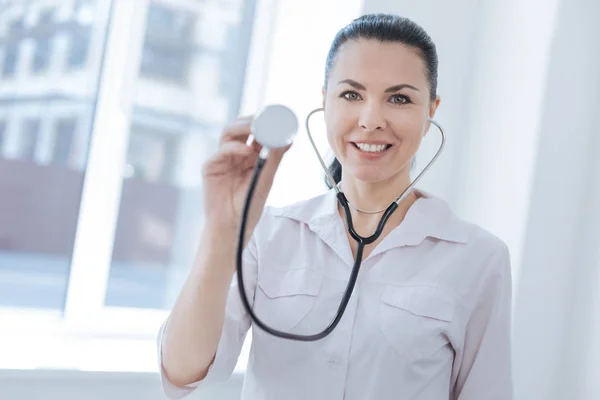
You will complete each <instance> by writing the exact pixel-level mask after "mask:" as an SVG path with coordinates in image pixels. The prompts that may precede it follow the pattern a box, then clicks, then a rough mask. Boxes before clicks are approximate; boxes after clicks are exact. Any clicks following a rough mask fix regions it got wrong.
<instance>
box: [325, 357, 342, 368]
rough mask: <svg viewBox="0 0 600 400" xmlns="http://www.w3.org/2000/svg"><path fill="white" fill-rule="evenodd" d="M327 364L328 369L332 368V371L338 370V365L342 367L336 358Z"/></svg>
mask: <svg viewBox="0 0 600 400" xmlns="http://www.w3.org/2000/svg"><path fill="white" fill-rule="evenodd" d="M327 363H328V364H329V368H332V369H336V368H339V367H340V365H342V363H341V361H340V360H339V359H337V358H332V359H330V360H329V361H328V362H327Z"/></svg>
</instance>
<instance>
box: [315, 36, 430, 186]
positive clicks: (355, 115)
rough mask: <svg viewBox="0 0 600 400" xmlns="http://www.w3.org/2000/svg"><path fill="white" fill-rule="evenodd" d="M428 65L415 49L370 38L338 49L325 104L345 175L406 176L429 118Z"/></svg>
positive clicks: (367, 179)
mask: <svg viewBox="0 0 600 400" xmlns="http://www.w3.org/2000/svg"><path fill="white" fill-rule="evenodd" d="M438 105H439V98H438V99H436V100H435V101H433V102H432V101H431V97H430V92H429V83H428V80H427V75H426V66H425V63H424V61H423V60H422V58H421V57H420V56H419V54H418V53H417V52H416V50H414V49H413V48H410V47H408V46H405V45H403V44H400V43H381V42H378V41H374V40H362V39H361V40H358V41H348V42H346V43H345V44H344V45H343V46H341V47H340V49H339V51H338V54H337V56H336V60H335V62H334V65H333V68H332V69H331V71H330V73H329V78H328V82H327V87H326V89H325V90H324V92H323V107H324V108H325V121H326V125H327V136H328V137H327V138H328V141H329V144H330V146H331V148H332V150H333V152H334V153H335V155H336V157H337V159H338V160H339V161H340V163H341V164H342V167H343V168H342V171H343V174H344V177H343V179H348V174H349V175H351V176H352V177H353V178H355V179H358V180H360V181H364V182H380V181H384V180H390V179H395V178H396V177H405V176H410V164H411V160H412V158H413V156H414V155H415V153H416V152H417V150H418V148H419V145H420V143H421V140H422V138H423V136H424V135H425V133H426V131H427V130H428V129H429V121H428V118H429V117H433V116H434V114H435V110H436V109H437V106H438Z"/></svg>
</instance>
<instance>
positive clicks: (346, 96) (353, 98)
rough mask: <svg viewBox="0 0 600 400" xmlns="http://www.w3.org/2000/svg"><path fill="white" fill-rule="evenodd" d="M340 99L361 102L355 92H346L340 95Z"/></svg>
mask: <svg viewBox="0 0 600 400" xmlns="http://www.w3.org/2000/svg"><path fill="white" fill-rule="evenodd" d="M340 97H342V98H344V99H346V100H348V101H358V100H361V99H362V98H361V97H360V94H358V93H357V92H355V91H353V90H347V91H345V92H344V93H342V94H341V95H340Z"/></svg>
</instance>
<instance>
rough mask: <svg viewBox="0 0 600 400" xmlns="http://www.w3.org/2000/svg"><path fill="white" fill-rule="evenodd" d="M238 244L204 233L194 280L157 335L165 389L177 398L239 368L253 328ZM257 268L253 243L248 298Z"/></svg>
mask: <svg viewBox="0 0 600 400" xmlns="http://www.w3.org/2000/svg"><path fill="white" fill-rule="evenodd" d="M235 246H236V238H235V235H233V236H230V235H224V234H222V233H221V234H216V233H214V231H213V230H210V229H207V230H205V232H204V234H203V238H202V240H201V244H200V246H199V248H198V255H197V256H196V261H195V263H194V266H193V268H192V270H191V272H190V276H189V277H188V279H187V281H186V283H185V285H184V287H183V288H182V291H181V293H180V295H179V297H178V299H177V301H176V303H175V305H174V307H173V310H172V312H171V314H170V316H169V318H168V320H167V322H166V323H165V324H164V325H163V329H162V330H161V335H160V337H159V350H160V351H159V359H160V361H161V370H162V381H163V388H164V390H165V392H166V393H167V394H168V395H170V396H172V397H174V398H175V397H183V396H184V395H186V394H188V393H189V392H191V391H193V390H194V389H195V388H196V387H198V386H199V384H200V383H201V382H202V383H207V382H210V381H214V380H223V379H228V378H229V377H230V376H231V373H232V371H233V369H234V367H235V364H236V361H237V358H238V356H239V354H240V351H241V347H242V344H243V341H244V338H245V335H246V333H247V331H248V329H249V327H250V320H249V317H248V316H247V314H246V312H245V310H244V308H243V306H242V303H241V301H240V299H239V293H238V289H237V278H236V277H235V274H234V272H235V250H236V249H235ZM256 264H257V263H256V252H255V247H254V240H253V239H251V240H250V242H249V243H248V246H247V247H246V250H245V251H244V271H245V275H244V281H245V283H246V285H245V287H246V291H247V292H248V294H249V295H250V293H253V292H254V288H255V285H256V268H257V266H256ZM234 278H235V279H234ZM250 300H251V301H252V299H250ZM208 378H210V379H208Z"/></svg>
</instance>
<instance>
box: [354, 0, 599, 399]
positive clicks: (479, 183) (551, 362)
mask: <svg viewBox="0 0 600 400" xmlns="http://www.w3.org/2000/svg"><path fill="white" fill-rule="evenodd" d="M365 9H366V11H391V12H397V13H399V14H402V15H405V16H408V17H410V18H413V19H414V20H415V21H417V22H418V23H420V24H421V25H423V26H424V27H425V29H426V30H428V31H429V32H430V34H431V35H432V36H433V39H434V40H435V42H436V43H437V45H438V50H439V53H440V95H441V96H442V99H443V100H442V107H441V109H440V116H439V118H438V119H439V121H440V122H441V123H442V124H444V125H445V126H446V129H447V131H448V136H449V138H450V141H451V142H450V143H451V145H450V146H449V150H450V151H448V152H447V154H445V155H444V157H443V158H442V160H443V163H440V164H441V165H438V166H436V167H435V168H434V171H435V172H432V173H431V174H432V175H437V178H433V179H431V180H429V181H427V182H426V186H427V188H428V189H430V190H432V191H434V192H437V193H438V194H440V195H442V196H444V197H446V198H447V199H448V201H449V202H450V203H451V205H452V206H453V207H454V208H455V210H456V211H457V212H459V214H461V215H462V216H463V217H465V218H467V219H469V220H471V221H473V222H476V223H478V224H480V225H482V226H484V227H485V228H487V229H489V230H491V231H492V232H494V233H496V234H497V235H498V236H500V237H501V238H502V239H504V240H505V241H506V242H507V243H508V244H509V246H510V248H511V253H512V262H513V273H514V283H515V289H514V292H515V296H514V297H515V302H514V309H515V314H514V365H515V383H516V395H517V399H518V400H529V399H534V400H537V399H539V400H559V399H560V400H564V399H570V400H571V399H574V400H592V399H594V400H595V399H598V398H600V384H599V383H598V377H599V376H600V344H599V343H598V338H599V337H600V317H599V315H600V296H598V294H597V293H598V292H600V282H599V279H600V276H599V271H600V254H599V253H600V250H599V249H600V207H598V204H600V185H599V183H600V163H599V161H598V157H597V153H598V150H600V138H599V135H598V133H597V129H596V128H595V127H594V125H593V124H594V123H595V120H594V118H595V116H596V115H598V105H597V99H596V93H598V90H599V89H600V79H599V76H600V74H599V71H600V40H599V38H600V29H599V27H598V24H597V22H596V21H597V20H598V18H599V17H600V3H598V2H597V1H593V0H570V1H566V0H562V1H527V2H523V1H517V0H510V1H500V0H485V1H469V0H463V1H459V2H450V3H448V2H443V3H442V2H436V1H420V2H418V3H416V2H408V1H390V0H368V1H367V5H366V8H365ZM448 97H450V99H448ZM448 153H450V154H448ZM509 158H510V159H509Z"/></svg>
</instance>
